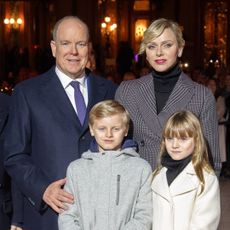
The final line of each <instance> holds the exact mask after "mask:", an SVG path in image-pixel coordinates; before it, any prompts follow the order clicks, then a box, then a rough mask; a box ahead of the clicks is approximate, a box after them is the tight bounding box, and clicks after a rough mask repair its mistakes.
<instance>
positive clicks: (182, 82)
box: [115, 73, 221, 172]
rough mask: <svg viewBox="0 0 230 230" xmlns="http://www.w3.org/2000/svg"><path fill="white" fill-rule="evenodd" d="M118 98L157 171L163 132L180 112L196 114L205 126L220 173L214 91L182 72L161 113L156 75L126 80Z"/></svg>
mask: <svg viewBox="0 0 230 230" xmlns="http://www.w3.org/2000/svg"><path fill="white" fill-rule="evenodd" d="M115 99H116V100H117V101H119V102H120V103H121V104H122V105H123V106H124V107H125V108H126V109H127V110H128V112H129V113H130V116H131V120H132V122H133V139H134V140H135V141H137V143H138V146H139V154H140V155H141V156H142V157H143V158H144V159H146V160H147V161H148V162H149V163H150V164H151V166H152V168H153V169H155V167H156V164H157V159H158V154H159V151H160V141H161V132H162V128H163V125H164V123H165V121H166V120H167V119H168V118H169V117H170V116H171V115H172V114H173V113H175V112H177V111H179V110H189V111H191V112H193V113H194V114H196V115H197V116H198V117H199V119H200V121H201V123H202V125H203V131H204V135H205V137H206V139H207V141H208V144H209V148H210V150H211V154H212V157H213V162H214V167H215V170H216V171H217V172H219V171H220V168H221V163H220V153H219V141H218V123H217V114H216V102H215V98H214V96H213V95H212V93H211V91H210V90H209V89H208V88H207V87H205V86H203V85H200V84H198V83H196V82H194V81H192V80H191V79H190V78H189V77H188V76H187V75H186V74H184V73H181V75H180V77H179V79H178V81H177V83H176V85H175V87H174V89H173V91H172V93H171V95H170V96H169V99H168V101H167V103H166V105H165V106H164V108H163V109H162V111H161V112H160V113H159V114H157V107H156V99H155V92H154V81H153V76H152V74H149V75H146V76H144V77H141V78H139V79H136V80H131V81H123V82H122V83H121V84H120V86H119V87H118V89H117V92H116V95H115Z"/></svg>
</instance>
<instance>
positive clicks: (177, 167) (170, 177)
mask: <svg viewBox="0 0 230 230" xmlns="http://www.w3.org/2000/svg"><path fill="white" fill-rule="evenodd" d="M191 159H192V154H191V155H189V156H187V157H186V158H184V159H181V160H173V159H172V158H171V157H170V156H169V154H168V153H165V154H164V155H163V156H162V158H161V164H162V166H164V167H166V168H167V171H166V177H167V181H168V185H169V186H170V185H171V183H172V182H173V181H174V179H175V178H176V177H177V176H178V175H179V174H180V173H181V172H182V170H183V169H184V168H185V167H186V166H187V165H188V163H189V162H190V161H191Z"/></svg>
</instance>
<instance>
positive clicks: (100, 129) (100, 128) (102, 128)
mask: <svg viewBox="0 0 230 230" xmlns="http://www.w3.org/2000/svg"><path fill="white" fill-rule="evenodd" d="M97 129H98V130H99V131H103V130H105V128H104V127H98V128H97Z"/></svg>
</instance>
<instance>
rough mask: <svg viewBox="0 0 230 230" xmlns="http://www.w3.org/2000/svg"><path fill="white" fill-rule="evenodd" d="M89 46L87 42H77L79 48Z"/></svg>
mask: <svg viewBox="0 0 230 230" xmlns="http://www.w3.org/2000/svg"><path fill="white" fill-rule="evenodd" d="M86 46H87V43H86V42H79V43H77V47H78V48H84V47H86Z"/></svg>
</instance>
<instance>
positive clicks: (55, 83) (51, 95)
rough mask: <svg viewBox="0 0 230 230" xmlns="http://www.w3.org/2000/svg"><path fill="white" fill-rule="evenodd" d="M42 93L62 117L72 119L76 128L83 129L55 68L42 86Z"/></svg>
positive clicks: (50, 105)
mask: <svg viewBox="0 0 230 230" xmlns="http://www.w3.org/2000/svg"><path fill="white" fill-rule="evenodd" d="M41 93H42V94H43V95H44V98H45V103H47V104H48V106H49V107H50V109H52V110H53V111H56V112H57V113H59V114H60V117H61V118H62V119H70V120H71V122H72V124H73V125H75V126H76V128H78V129H80V130H82V126H81V124H80V121H79V119H78V117H77V115H76V112H75V111H74V108H73V106H72V104H71V102H70V100H69V98H68V96H67V94H66V92H65V90H64V88H63V86H62V84H61V82H60V80H59V79H58V76H57V75H56V73H55V71H54V69H51V70H50V71H49V72H48V76H47V78H46V79H45V80H44V82H43V85H42V87H41Z"/></svg>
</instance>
